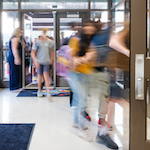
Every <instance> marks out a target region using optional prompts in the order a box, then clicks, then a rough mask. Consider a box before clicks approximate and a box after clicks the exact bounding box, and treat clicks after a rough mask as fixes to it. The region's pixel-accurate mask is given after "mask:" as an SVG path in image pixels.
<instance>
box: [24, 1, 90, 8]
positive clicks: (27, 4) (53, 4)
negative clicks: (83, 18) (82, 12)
mask: <svg viewBox="0 0 150 150" xmlns="http://www.w3.org/2000/svg"><path fill="white" fill-rule="evenodd" d="M21 8H22V9H88V0H82V1H81V0H76V1H73V2H71V1H69V2H66V0H52V1H49V0H43V1H41V0H21Z"/></svg>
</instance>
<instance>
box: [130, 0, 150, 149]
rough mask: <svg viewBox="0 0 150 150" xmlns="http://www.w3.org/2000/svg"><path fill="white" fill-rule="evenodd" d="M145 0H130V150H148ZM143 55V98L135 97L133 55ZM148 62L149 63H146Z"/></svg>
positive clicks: (148, 72) (147, 67)
mask: <svg viewBox="0 0 150 150" xmlns="http://www.w3.org/2000/svg"><path fill="white" fill-rule="evenodd" d="M146 2H147V0H131V2H130V6H131V19H130V20H131V28H130V31H131V33H130V38H131V47H130V48H131V56H130V101H131V102H130V150H149V149H150V141H147V139H146V133H147V129H146V126H147V119H146V118H147V110H146V109H147V105H146V93H147V92H146V91H147V90H146V89H147V86H146V79H147V78H149V79H150V71H148V70H149V65H150V62H149V61H150V60H148V59H146V47H147V46H146V45H147V42H146V41H147V15H146V14H147V4H146ZM136 54H143V55H144V64H145V65H144V79H143V80H144V100H137V99H136V98H135V88H136V87H135V56H136ZM148 64H149V65H148ZM139 69H140V68H139Z"/></svg>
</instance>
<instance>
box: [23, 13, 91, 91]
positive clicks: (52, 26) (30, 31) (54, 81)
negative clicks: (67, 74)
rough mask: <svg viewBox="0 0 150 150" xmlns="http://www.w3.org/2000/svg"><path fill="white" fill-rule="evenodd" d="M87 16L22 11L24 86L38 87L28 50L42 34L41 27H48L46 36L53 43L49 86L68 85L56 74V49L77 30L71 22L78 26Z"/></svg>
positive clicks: (85, 14) (29, 50) (82, 14)
mask: <svg viewBox="0 0 150 150" xmlns="http://www.w3.org/2000/svg"><path fill="white" fill-rule="evenodd" d="M87 18H89V14H88V13H87V12H55V13H53V12H22V28H23V30H24V39H25V40H26V46H25V48H24V50H23V56H22V57H23V69H22V72H23V76H22V78H23V87H24V88H29V89H30V88H32V89H33V88H35V89H37V88H38V79H37V71H36V67H35V66H34V63H33V61H32V59H31V56H30V52H31V50H32V44H33V42H34V41H35V40H36V39H38V36H40V35H41V34H42V30H41V29H42V28H47V29H48V32H47V36H49V37H50V38H51V39H52V40H54V43H55V46H54V54H55V62H54V64H53V66H52V70H51V71H50V74H51V76H52V78H51V79H50V80H51V87H54V88H56V87H68V83H67V81H66V80H65V79H63V78H61V77H60V76H57V74H56V60H57V50H58V49H59V48H60V46H62V45H63V43H62V41H63V40H66V41H67V40H69V38H70V37H71V36H72V35H74V34H75V33H76V32H77V30H74V29H72V24H76V26H77V27H78V28H80V27H81V26H82V24H83V23H84V22H85V21H86V20H87ZM62 34H63V35H62Z"/></svg>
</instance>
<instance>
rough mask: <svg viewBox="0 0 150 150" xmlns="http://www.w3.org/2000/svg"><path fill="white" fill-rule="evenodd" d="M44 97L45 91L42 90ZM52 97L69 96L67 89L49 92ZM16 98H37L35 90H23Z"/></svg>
mask: <svg viewBox="0 0 150 150" xmlns="http://www.w3.org/2000/svg"><path fill="white" fill-rule="evenodd" d="M42 93H43V95H44V96H46V90H42ZM50 94H51V95H52V96H70V90H69V89H52V90H50ZM17 97H37V90H35V89H34V90H33V89H25V90H23V91H21V92H20V93H19V94H18V95H17Z"/></svg>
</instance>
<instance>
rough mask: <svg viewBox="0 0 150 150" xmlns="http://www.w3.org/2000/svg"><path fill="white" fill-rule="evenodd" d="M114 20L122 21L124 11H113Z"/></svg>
mask: <svg viewBox="0 0 150 150" xmlns="http://www.w3.org/2000/svg"><path fill="white" fill-rule="evenodd" d="M115 22H124V11H116V12H115Z"/></svg>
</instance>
